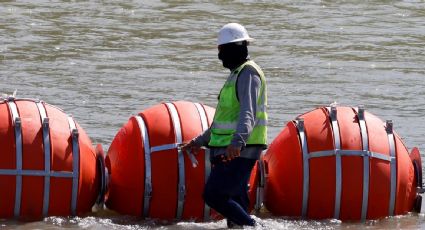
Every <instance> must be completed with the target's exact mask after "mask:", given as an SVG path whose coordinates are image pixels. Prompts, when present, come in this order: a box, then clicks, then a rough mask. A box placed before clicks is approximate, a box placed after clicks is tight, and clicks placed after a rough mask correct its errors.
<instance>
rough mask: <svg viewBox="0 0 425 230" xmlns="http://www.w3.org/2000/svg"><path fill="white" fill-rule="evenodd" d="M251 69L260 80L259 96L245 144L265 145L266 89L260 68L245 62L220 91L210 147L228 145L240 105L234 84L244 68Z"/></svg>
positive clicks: (236, 122) (234, 130) (250, 62)
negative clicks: (252, 126)
mask: <svg viewBox="0 0 425 230" xmlns="http://www.w3.org/2000/svg"><path fill="white" fill-rule="evenodd" d="M247 65H249V66H251V67H253V68H254V69H255V70H256V71H257V72H258V74H259V76H260V80H261V87H260V94H259V95H258V99H257V111H256V114H255V124H254V128H253V130H252V132H251V134H250V136H249V137H248V140H247V144H266V142H267V112H266V110H267V87H266V79H265V77H264V73H263V71H262V70H261V68H260V67H259V66H258V65H257V64H255V62H253V61H247V62H245V63H244V64H242V65H241V66H239V67H238V68H237V69H235V70H234V71H232V73H231V74H230V75H229V77H228V78H227V80H226V82H225V84H224V86H223V88H222V89H221V91H220V96H219V102H218V105H217V108H216V113H215V115H214V121H213V124H212V126H211V139H210V142H209V145H210V146H217V147H220V146H221V147H223V146H227V145H229V144H230V142H231V140H232V138H233V134H234V133H235V132H236V128H237V125H238V120H239V112H240V103H239V101H238V98H237V95H236V94H237V92H236V87H237V86H236V82H237V79H238V77H239V75H240V73H241V72H242V70H243V68H244V67H245V66H247Z"/></svg>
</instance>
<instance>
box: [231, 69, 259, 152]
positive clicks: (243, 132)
mask: <svg viewBox="0 0 425 230" xmlns="http://www.w3.org/2000/svg"><path fill="white" fill-rule="evenodd" d="M236 87H237V96H238V100H239V104H240V112H239V120H238V125H237V128H236V133H235V134H233V139H232V142H231V145H233V146H237V147H243V146H245V145H246V141H247V140H248V137H249V135H250V134H251V132H252V130H253V128H254V126H255V117H256V112H257V101H258V97H259V94H260V87H261V79H260V76H259V75H258V72H257V71H256V70H255V68H253V67H251V66H247V67H245V68H244V69H243V70H242V72H241V73H240V75H239V77H238V80H237V85H236Z"/></svg>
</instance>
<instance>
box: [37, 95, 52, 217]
mask: <svg viewBox="0 0 425 230" xmlns="http://www.w3.org/2000/svg"><path fill="white" fill-rule="evenodd" d="M36 105H37V108H38V111H39V113H40V119H41V124H42V128H43V148H44V172H45V176H44V193H43V194H44V195H43V216H47V214H48V211H49V199H50V148H51V145H50V127H49V118H48V117H47V113H46V109H45V108H44V105H43V103H42V102H36Z"/></svg>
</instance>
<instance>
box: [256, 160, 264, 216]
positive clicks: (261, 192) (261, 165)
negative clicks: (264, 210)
mask: <svg viewBox="0 0 425 230" xmlns="http://www.w3.org/2000/svg"><path fill="white" fill-rule="evenodd" d="M257 174H258V175H259V181H258V186H257V191H256V201H255V207H254V208H255V210H257V211H259V210H260V209H261V206H262V204H263V198H264V186H265V181H266V173H265V166H264V161H263V160H262V159H260V160H259V161H258V168H257Z"/></svg>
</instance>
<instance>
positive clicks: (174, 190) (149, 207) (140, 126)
mask: <svg viewBox="0 0 425 230" xmlns="http://www.w3.org/2000/svg"><path fill="white" fill-rule="evenodd" d="M213 114H214V109H212V108H210V107H208V106H205V105H202V104H199V103H191V102H186V101H178V102H173V103H163V104H159V105H155V106H153V107H151V108H148V109H146V110H144V111H143V112H141V113H139V114H138V115H136V116H132V117H131V118H130V119H129V121H128V122H127V123H126V124H125V125H124V126H123V127H122V128H121V129H120V131H119V132H118V133H117V135H116V136H115V138H114V139H113V141H112V144H111V146H110V148H109V150H108V154H107V157H106V166H107V168H108V172H109V174H110V175H109V178H110V179H109V181H110V183H109V189H108V192H107V198H106V206H107V207H108V208H110V209H112V210H115V211H117V212H119V213H122V214H127V215H133V216H139V217H143V218H155V219H160V220H197V221H202V220H206V219H209V218H210V215H211V210H210V208H209V207H208V206H207V205H206V204H205V203H204V201H203V198H202V192H203V188H204V184H205V181H206V178H207V177H208V175H209V172H210V162H209V151H205V150H202V151H201V152H200V153H199V154H197V155H195V156H193V155H191V154H190V153H184V152H182V151H181V150H180V149H179V148H178V146H179V144H181V143H183V142H188V141H190V140H191V139H192V138H194V137H196V136H198V135H199V134H201V133H202V132H203V131H204V130H206V129H208V127H209V126H210V124H211V121H212V118H213ZM196 163H197V166H196V167H193V166H194V165H193V164H196Z"/></svg>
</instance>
